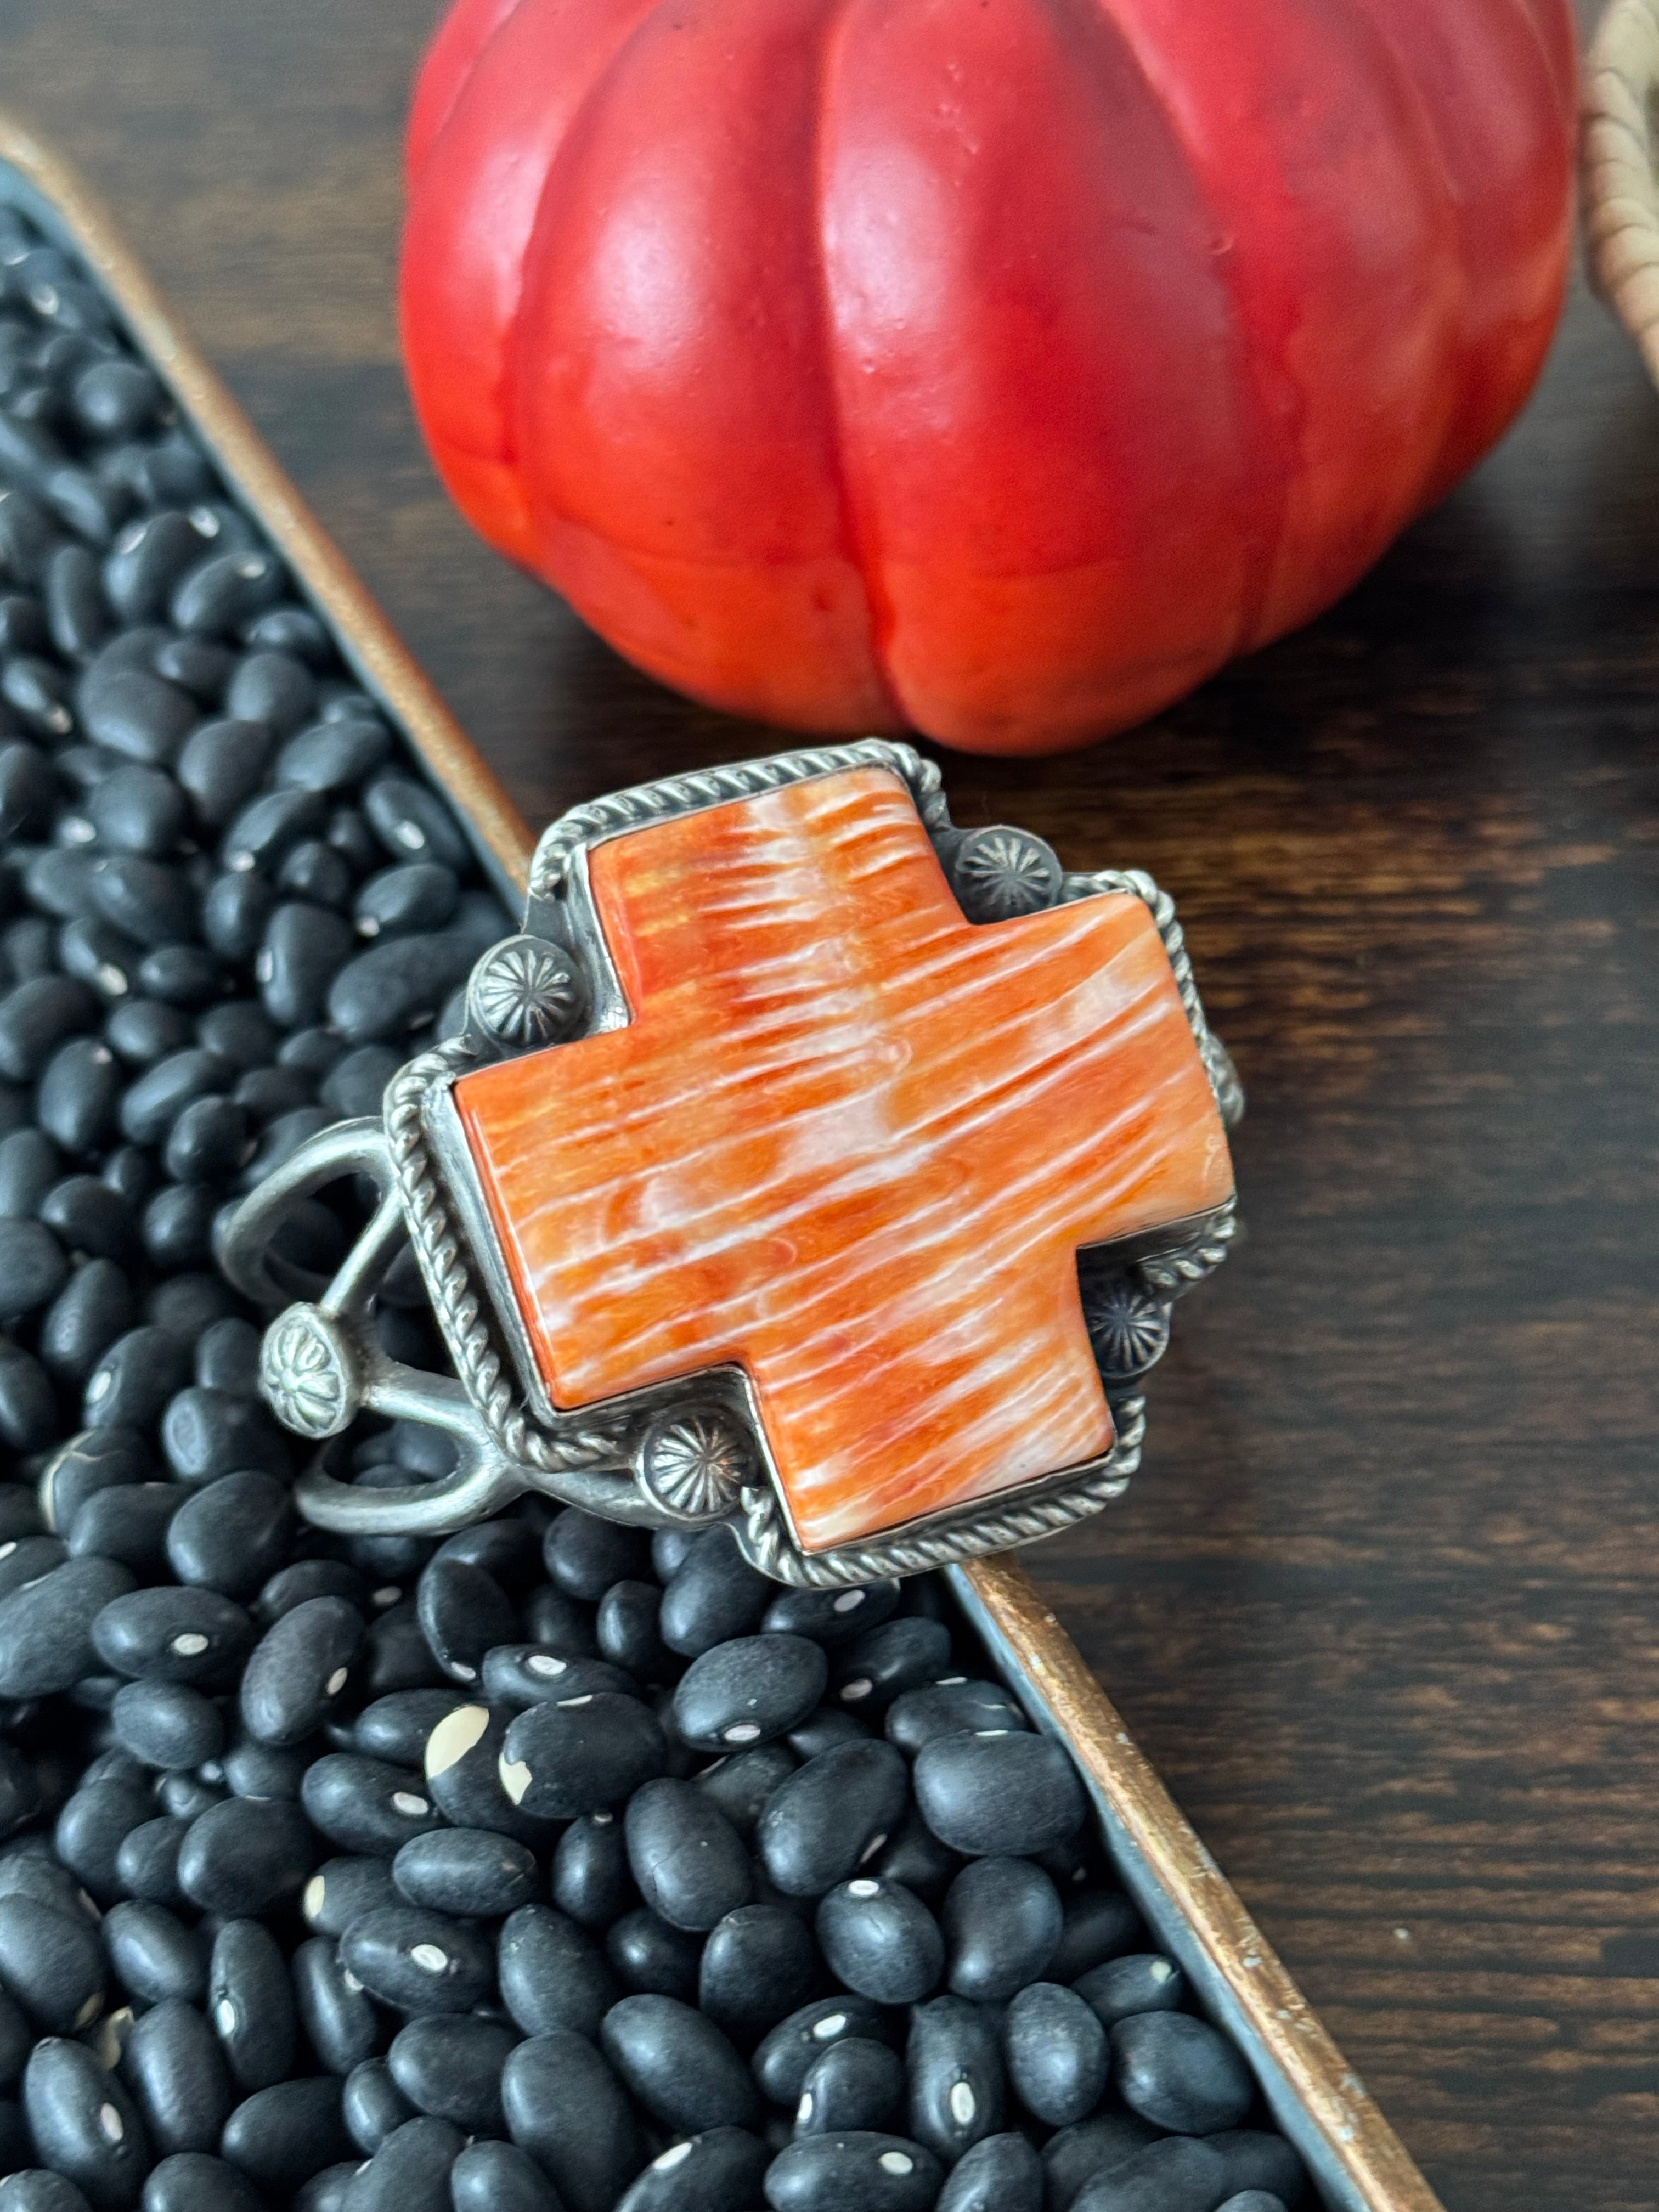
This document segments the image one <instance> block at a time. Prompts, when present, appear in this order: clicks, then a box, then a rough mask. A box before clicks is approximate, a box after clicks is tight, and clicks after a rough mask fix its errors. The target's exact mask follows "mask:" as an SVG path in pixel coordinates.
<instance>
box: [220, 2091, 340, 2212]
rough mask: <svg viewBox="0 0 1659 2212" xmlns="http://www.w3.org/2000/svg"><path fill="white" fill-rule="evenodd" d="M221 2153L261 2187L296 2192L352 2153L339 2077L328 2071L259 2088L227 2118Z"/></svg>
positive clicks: (285, 2195) (274, 2191)
mask: <svg viewBox="0 0 1659 2212" xmlns="http://www.w3.org/2000/svg"><path fill="white" fill-rule="evenodd" d="M219 2154H220V2156H221V2157H222V2158H223V2159H224V2160H227V2161H228V2163H229V2164H230V2165H232V2166H238V2167H240V2170H241V2171H242V2172H244V2173H246V2175H247V2176H248V2178H249V2179H250V2180H252V2181H253V2182H255V2183H257V2184H258V2186H259V2187H260V2188H262V2189H264V2190H267V2191H270V2193H271V2194H272V2195H276V2194H281V2195H283V2196H284V2197H287V2196H291V2195H292V2194H293V2193H294V2191H295V2190H297V2189H298V2188H299V2187H300V2185H301V2183H302V2182H306V2181H309V2180H310V2179H311V2177H312V2175H313V2174H314V2173H320V2172H322V2171H323V2169H324V2167H325V2166H333V2165H335V2164H336V2163H337V2161H339V2160H342V2159H345V2158H349V2156H350V2154H351V2138H350V2136H349V2135H348V2134H347V2133H346V2129H345V2122H344V2120H343V2118H342V2117H341V2113H340V2084H339V2081H338V2080H337V2078H336V2077H335V2076H334V2075H331V2074H324V2075H313V2076H311V2077H310V2078H308V2079H301V2080H300V2081H273V2082H272V2083H271V2084H270V2087H268V2088H264V2089H256V2090H255V2091H254V2092H253V2094H252V2096H251V2097H245V2098H244V2099H243V2100H242V2102H241V2103H240V2105H238V2106H237V2107H236V2109H235V2111H234V2112H233V2113H232V2114H231V2116H230V2118H228V2120H227V2121H226V2122H225V2126H224V2133H223V2134H222V2136H221V2137H220V2139H219Z"/></svg>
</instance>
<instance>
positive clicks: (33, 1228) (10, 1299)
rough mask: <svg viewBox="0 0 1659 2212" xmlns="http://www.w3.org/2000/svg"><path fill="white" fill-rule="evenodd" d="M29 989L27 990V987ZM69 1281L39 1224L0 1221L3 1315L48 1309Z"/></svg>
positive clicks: (54, 1242) (60, 1255)
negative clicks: (44, 1306) (46, 1306)
mask: <svg viewBox="0 0 1659 2212" xmlns="http://www.w3.org/2000/svg"><path fill="white" fill-rule="evenodd" d="M24 988H27V987H24ZM66 1281H69V1261H66V1256H64V1248H62V1245H60V1243H58V1239H55V1237H53V1234H51V1230H49V1228H45V1225H42V1224H40V1221H18V1218H15V1217H11V1214H9V1217H4V1218H0V1314H4V1318H9V1321H13V1318H18V1316H20V1314H33V1312H35V1310H38V1307H42V1305H49V1303H51V1301H53V1298H55V1297H58V1291H60V1290H62V1287H64V1283H66Z"/></svg>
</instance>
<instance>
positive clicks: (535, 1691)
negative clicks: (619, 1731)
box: [481, 1644, 634, 1707]
mask: <svg viewBox="0 0 1659 2212" xmlns="http://www.w3.org/2000/svg"><path fill="white" fill-rule="evenodd" d="M481 1674H482V1677H483V1691H484V1694H485V1696H486V1697H488V1698H489V1699H490V1701H491V1702H492V1704H496V1705H512V1706H513V1707H521V1706H525V1705H545V1704H547V1703H549V1702H553V1703H556V1702H557V1701H558V1700H559V1699H561V1698H576V1697H582V1696H585V1695H587V1694H588V1693H590V1692H592V1691H594V1690H614V1691H617V1692H622V1693H623V1695H631V1694H633V1692H634V1685H633V1683H632V1681H631V1680H629V1676H628V1674H626V1672H625V1671H624V1670H623V1668H619V1667H613V1666H611V1664H610V1663H609V1662H608V1661H606V1660H604V1659H563V1658H561V1657H560V1656H558V1655H557V1653H556V1652H552V1651H549V1650H546V1649H545V1648H544V1646H543V1645H541V1644H496V1645H495V1646H494V1647H493V1648H492V1649H491V1650H488V1651H486V1652H485V1653H484V1655H483V1668H482V1669H481Z"/></svg>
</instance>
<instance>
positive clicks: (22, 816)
mask: <svg viewBox="0 0 1659 2212" xmlns="http://www.w3.org/2000/svg"><path fill="white" fill-rule="evenodd" d="M56 797H57V784H56V781H55V779H54V778H53V775H52V770H51V769H49V768H48V767H47V765H46V759H45V757H44V756H43V755H42V754H41V753H40V751H39V750H38V749H37V748H36V747H35V746H33V745H30V744H24V743H23V741H22V740H21V738H16V739H14V740H13V741H12V743H11V744H5V745H0V837H4V838H6V839H8V840H9V839H11V838H14V837H17V836H25V835H27V833H28V832H30V831H31V830H36V829H43V828H44V827H45V826H46V822H47V820H48V818H49V817H50V815H51V812H52V802H53V800H54V799H55V798H56Z"/></svg>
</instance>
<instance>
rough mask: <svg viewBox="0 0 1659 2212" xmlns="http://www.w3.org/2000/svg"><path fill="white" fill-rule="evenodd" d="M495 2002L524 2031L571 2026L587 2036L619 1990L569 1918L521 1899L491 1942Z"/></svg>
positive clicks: (551, 2030)
mask: <svg viewBox="0 0 1659 2212" xmlns="http://www.w3.org/2000/svg"><path fill="white" fill-rule="evenodd" d="M495 1971H496V1977H497V1979H498V1980H499V1982H500V1984H501V2002H503V2003H504V2004H505V2005H506V2007H507V2010H508V2012H509V2013H510V2014H511V2015H513V2019H514V2020H515V2021H517V2022H518V2024H519V2026H520V2027H521V2028H522V2029H523V2030H524V2032H525V2033H526V2035H550V2034H552V2033H554V2032H555V2030H556V2029H561V2028H572V2029H574V2031H575V2032H576V2033H578V2034H579V2035H585V2036H587V2037H589V2038H590V2039H591V2038H592V2037H594V2036H596V2035H597V2034H598V2033H599V2022H600V2021H602V2020H603V2019H604V2017H605V2014H606V2013H607V2012H608V2011H609V2010H610V2008H611V2006H612V2005H613V2004H614V2003H615V2002H617V1997H618V1996H620V1994H621V1992H620V1990H618V1989H617V1984H616V1981H615V1978H613V1976H612V1975H611V1971H610V1969H609V1967H608V1966H606V1964H605V1960H603V1959H602V1958H601V1957H600V1956H599V1953H598V1952H597V1951H596V1950H594V1948H592V1944H591V1943H589V1942H588V1941H587V1939H586V1936H584V1935H583V1934H582V1932H581V1930H580V1928H579V1927H578V1926H577V1925H576V1923H575V1922H574V1920H571V1919H569V1918H568V1917H567V1916H566V1915H565V1914H564V1913H562V1912H560V1911H554V1910H552V1909H551V1908H550V1907H549V1906H547V1905H521V1906H520V1908H519V1910H518V1911H515V1912H514V1913H513V1915H512V1916H511V1917H510V1918H508V1919H507V1920H506V1921H505V1922H504V1923H502V1926H501V1936H500V1938H499V1941H498V1942H497V1945H496V1954H495Z"/></svg>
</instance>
